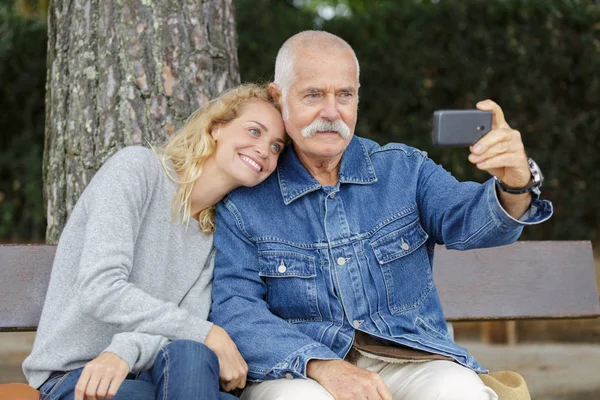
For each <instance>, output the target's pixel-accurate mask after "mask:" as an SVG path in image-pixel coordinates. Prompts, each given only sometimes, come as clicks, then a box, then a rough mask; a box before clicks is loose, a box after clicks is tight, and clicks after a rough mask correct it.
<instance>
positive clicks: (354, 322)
mask: <svg viewBox="0 0 600 400" xmlns="http://www.w3.org/2000/svg"><path fill="white" fill-rule="evenodd" d="M362 323H363V321H359V320H357V319H355V320H354V321H352V326H354V328H356V329H358V328H359V327H360V326H361V325H362Z"/></svg>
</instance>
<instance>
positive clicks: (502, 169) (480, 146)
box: [469, 100, 531, 219]
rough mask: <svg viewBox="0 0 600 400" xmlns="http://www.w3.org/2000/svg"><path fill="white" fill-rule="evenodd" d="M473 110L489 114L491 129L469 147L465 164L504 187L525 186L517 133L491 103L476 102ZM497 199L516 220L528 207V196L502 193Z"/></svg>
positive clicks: (527, 178) (525, 173)
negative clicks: (496, 180)
mask: <svg viewBox="0 0 600 400" xmlns="http://www.w3.org/2000/svg"><path fill="white" fill-rule="evenodd" d="M477 108H478V109H480V110H482V111H491V112H492V130H491V131H490V132H488V134H487V135H485V136H484V137H482V138H481V139H479V141H478V142H477V143H475V144H474V145H473V146H471V147H470V150H471V154H470V155H469V161H470V162H472V163H473V164H475V165H476V166H477V168H479V169H480V170H484V171H487V172H488V173H490V174H491V175H493V176H495V177H497V178H498V179H500V180H501V181H502V182H503V183H504V184H505V185H506V186H509V187H513V188H521V187H524V186H527V185H528V184H529V182H530V181H531V171H530V170H529V165H528V164H527V154H526V153H525V147H524V146H523V141H522V140H521V134H520V133H519V131H516V130H514V129H511V127H510V126H509V125H508V123H507V122H506V120H505V119H504V113H503V112H502V109H501V108H500V106H499V105H498V104H496V103H494V102H493V101H492V100H484V101H480V102H479V103H477ZM500 200H501V202H502V205H503V206H504V208H505V209H506V211H507V212H508V213H509V214H511V215H512V216H513V217H514V218H517V219H518V218H520V217H521V216H522V215H523V213H525V211H526V210H527V208H528V207H529V203H530V202H531V196H530V194H529V193H525V194H522V195H511V194H508V193H504V192H502V193H501V194H500Z"/></svg>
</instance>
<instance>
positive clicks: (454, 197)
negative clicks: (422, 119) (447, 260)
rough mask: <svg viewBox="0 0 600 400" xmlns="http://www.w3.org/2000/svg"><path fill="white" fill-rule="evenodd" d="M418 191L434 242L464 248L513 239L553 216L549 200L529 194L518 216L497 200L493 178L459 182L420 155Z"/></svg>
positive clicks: (427, 229)
mask: <svg viewBox="0 0 600 400" xmlns="http://www.w3.org/2000/svg"><path fill="white" fill-rule="evenodd" d="M418 179H419V182H418V185H417V194H416V197H417V199H418V207H419V211H420V215H421V223H422V224H423V227H424V228H425V230H426V231H427V233H428V234H429V235H430V236H432V237H433V238H434V240H435V242H436V243H439V244H445V245H446V247H447V248H450V249H458V250H467V249H473V248H482V247H493V246H501V245H505V244H510V243H512V242H514V241H516V240H517V239H518V238H519V236H520V235H521V232H522V230H523V226H525V225H533V224H538V223H541V222H543V221H546V220H547V219H548V218H550V217H551V216H552V213H553V208H552V203H550V202H549V201H547V200H541V199H539V198H538V197H537V196H533V197H532V201H531V205H530V206H529V209H528V210H527V211H526V212H525V214H524V215H523V216H522V217H521V218H520V219H518V220H517V219H515V218H513V217H511V216H510V215H509V214H508V213H507V212H506V211H505V210H504V209H503V208H502V205H501V204H500V200H499V198H498V194H497V192H496V187H495V184H494V179H493V178H492V179H489V180H488V181H486V182H485V183H483V184H479V183H476V182H459V181H457V180H456V179H455V178H454V177H453V176H452V175H451V174H450V173H449V172H448V171H446V170H444V169H443V168H442V167H441V166H439V165H437V164H435V163H434V162H433V161H432V160H431V159H429V158H428V157H426V156H424V155H423V161H422V163H421V165H420V169H419V171H418Z"/></svg>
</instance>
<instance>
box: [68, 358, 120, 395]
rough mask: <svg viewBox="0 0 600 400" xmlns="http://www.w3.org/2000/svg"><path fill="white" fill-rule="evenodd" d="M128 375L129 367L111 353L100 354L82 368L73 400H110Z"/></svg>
mask: <svg viewBox="0 0 600 400" xmlns="http://www.w3.org/2000/svg"><path fill="white" fill-rule="evenodd" d="M128 373H129V365H127V363H126V362H125V361H123V359H122V358H121V357H119V356H117V355H116V354H113V353H102V354H100V355H99V356H98V357H96V358H94V359H93V360H92V361H90V362H88V363H87V364H86V365H85V367H84V368H83V372H82V373H81V376H80V377H79V381H77V385H76V386H75V399H74V400H84V399H88V400H97V399H98V400H103V399H112V398H113V397H115V395H116V394H117V390H119V387H120V386H121V384H122V383H123V381H124V380H125V378H126V377H127V374H128Z"/></svg>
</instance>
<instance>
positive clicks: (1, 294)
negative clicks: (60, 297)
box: [0, 245, 56, 331]
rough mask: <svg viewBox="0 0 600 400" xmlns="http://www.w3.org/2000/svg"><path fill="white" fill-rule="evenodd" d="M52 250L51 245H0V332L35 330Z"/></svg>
mask: <svg viewBox="0 0 600 400" xmlns="http://www.w3.org/2000/svg"><path fill="white" fill-rule="evenodd" d="M55 252H56V246H54V245H0V331H12V330H25V331H27V330H35V328H36V327H37V324H38V322H39V320H40V315H41V314H42V306H43V304H44V298H45V297H46V290H47V289H48V282H49V281H50V272H51V270H52V260H53V259H54V253H55Z"/></svg>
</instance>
